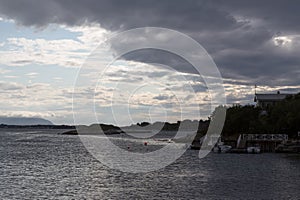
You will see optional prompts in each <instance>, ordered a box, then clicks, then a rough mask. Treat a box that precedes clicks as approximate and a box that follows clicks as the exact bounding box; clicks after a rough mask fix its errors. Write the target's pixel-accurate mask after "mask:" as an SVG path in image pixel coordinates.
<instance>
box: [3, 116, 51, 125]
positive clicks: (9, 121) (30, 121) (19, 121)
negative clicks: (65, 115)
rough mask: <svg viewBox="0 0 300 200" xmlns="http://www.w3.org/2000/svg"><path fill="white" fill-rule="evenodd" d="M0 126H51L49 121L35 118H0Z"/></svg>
mask: <svg viewBox="0 0 300 200" xmlns="http://www.w3.org/2000/svg"><path fill="white" fill-rule="evenodd" d="M0 124H6V125H18V126H30V125H53V123H52V122H51V121H49V120H46V119H43V118H37V117H3V116H2V117H0Z"/></svg>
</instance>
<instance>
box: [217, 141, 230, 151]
mask: <svg viewBox="0 0 300 200" xmlns="http://www.w3.org/2000/svg"><path fill="white" fill-rule="evenodd" d="M231 149H232V146H230V145H224V143H223V142H219V143H218V144H217V145H216V146H215V147H214V148H213V152H215V153H227V152H229V151H230V150H231Z"/></svg>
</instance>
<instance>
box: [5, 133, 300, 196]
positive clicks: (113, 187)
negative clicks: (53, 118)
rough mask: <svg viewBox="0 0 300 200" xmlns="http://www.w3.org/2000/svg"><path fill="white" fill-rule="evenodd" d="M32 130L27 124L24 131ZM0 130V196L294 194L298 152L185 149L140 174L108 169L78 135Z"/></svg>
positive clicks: (299, 161)
mask: <svg viewBox="0 0 300 200" xmlns="http://www.w3.org/2000/svg"><path fill="white" fill-rule="evenodd" d="M28 131H31V132H28ZM56 132H57V131H52V132H51V131H47V134H45V133H42V132H34V131H32V130H27V131H24V130H23V131H20V130H16V131H11V130H1V131H0V136H1V141H0V143H1V145H0V199H300V190H299V187H300V170H299V169H300V156H299V155H287V154H260V155H247V154H210V155H209V156H208V157H206V158H204V159H202V160H199V159H198V152H197V151H193V150H188V151H187V152H186V153H185V154H184V155H183V156H182V157H181V158H180V159H178V160H177V161H176V162H175V163H173V164H172V165H170V166H167V167H166V168H164V169H162V170H159V171H156V172H149V173H145V174H129V173H123V172H120V171H116V170H112V169H110V168H108V167H106V166H104V165H102V164H101V163H100V162H98V161H97V160H96V159H95V158H93V157H92V156H91V155H90V154H89V153H88V152H87V150H86V149H85V148H84V146H83V145H82V143H81V142H80V139H79V138H78V137H77V136H62V135H56V134H54V133H56Z"/></svg>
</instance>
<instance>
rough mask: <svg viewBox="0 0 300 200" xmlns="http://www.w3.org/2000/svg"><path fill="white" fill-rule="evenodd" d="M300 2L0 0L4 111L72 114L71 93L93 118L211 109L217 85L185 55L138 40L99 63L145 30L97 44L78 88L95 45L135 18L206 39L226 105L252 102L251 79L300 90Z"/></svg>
mask: <svg viewBox="0 0 300 200" xmlns="http://www.w3.org/2000/svg"><path fill="white" fill-rule="evenodd" d="M299 10H300V2H299V1H296V0H295V1H292V0H290V1H283V0H282V1H278V0H272V1H271V0H264V1H258V0H257V1H256V0H252V1H240V0H236V1H232V0H230V1H222V0H215V1H201V0H198V1H192V0H190V1H176V0H173V1H150V0H148V1H143V0H137V1H134V0H132V1H115V0H107V1H105V0H86V1H79V0H78V1H70V0H64V1H59V0H47V1H41V0H25V1H23V0H10V1H7V0H0V31H1V34H0V77H1V79H0V91H1V97H0V98H1V104H0V109H1V115H3V116H38V117H43V118H46V119H49V120H51V121H52V122H54V123H57V124H72V123H73V113H72V96H74V97H75V99H77V101H78V100H79V101H80V103H81V104H80V108H78V112H79V113H81V118H80V119H79V120H78V123H86V124H88V123H92V122H94V117H91V116H95V115H96V117H97V119H98V121H99V122H104V123H114V124H116V123H117V124H122V125H124V124H130V123H136V122H139V121H157V120H168V121H176V120H180V119H181V118H182V113H184V117H183V118H191V119H195V118H198V116H197V114H196V111H197V110H198V107H199V108H200V115H201V117H202V118H206V117H207V116H208V115H209V114H210V108H211V105H210V103H211V98H212V95H211V94H210V93H209V91H208V90H207V87H206V85H205V83H204V82H203V79H202V77H201V75H199V74H198V73H196V72H195V70H193V68H192V67H191V66H190V64H189V63H187V62H186V60H184V59H182V58H180V57H179V56H176V55H173V54H170V53H168V52H162V51H159V50H149V49H148V50H141V51H137V52H133V53H129V54H126V55H124V56H122V57H121V58H119V59H117V60H115V61H114V62H113V63H111V64H110V66H109V67H108V68H107V69H106V70H105V73H104V74H101V75H99V74H98V73H95V72H99V69H103V68H105V67H106V66H104V65H103V63H105V62H107V60H110V59H114V55H115V54H116V52H119V51H121V50H122V48H123V47H122V45H135V43H139V42H140V41H141V40H142V39H143V38H139V36H133V37H129V38H125V39H124V41H126V42H124V43H116V44H111V46H110V52H109V51H106V50H105V51H103V52H99V54H97V55H99V56H98V57H97V64H96V65H95V66H94V67H93V68H90V69H89V70H86V71H85V72H84V73H81V75H82V79H83V80H84V81H82V82H81V83H80V84H79V85H77V88H76V90H75V92H74V84H75V85H76V80H77V79H76V77H77V75H78V73H79V72H80V68H81V67H82V66H85V64H86V61H87V59H88V58H89V56H90V55H91V52H93V51H94V50H95V48H97V47H98V46H99V44H101V43H102V42H103V41H106V40H107V38H109V37H111V35H114V34H117V33H120V32H122V31H126V30H130V29H133V28H139V27H162V28H167V29H172V30H176V31H179V32H181V33H183V34H186V35H188V36H189V37H191V38H192V39H194V40H196V41H197V42H198V43H199V44H201V45H202V46H203V48H205V50H206V51H207V53H208V54H209V55H210V56H211V58H212V59H213V60H214V62H215V64H216V66H217V67H218V69H219V71H220V73H221V75H222V78H223V82H224V87H225V91H226V98H227V103H228V104H229V105H230V104H233V103H240V104H249V103H253V95H254V85H255V84H257V85H258V91H259V92H275V91H277V90H281V91H282V92H299V91H300V67H299V66H300V56H299V52H300V51H299V50H300V26H299V22H300V14H299ZM164 37H171V36H168V35H167V36H163V37H162V38H164ZM140 39H141V40H140ZM149 42H150V43H151V41H149ZM162 42H163V40H162ZM97 49H98V50H101V48H100V49H99V48H97ZM191 53H192V52H191ZM96 68H98V71H97V69H96ZM95 70H96V71H95ZM84 77H85V78H84ZM89 80H97V84H94V85H93V84H88V83H85V82H89ZM86 99H89V100H90V99H93V105H92V104H90V103H89V101H87V102H86V103H85V100H86ZM75 103H76V102H75ZM91 107H92V108H93V109H91ZM112 108H113V109H112ZM112 113H113V115H112Z"/></svg>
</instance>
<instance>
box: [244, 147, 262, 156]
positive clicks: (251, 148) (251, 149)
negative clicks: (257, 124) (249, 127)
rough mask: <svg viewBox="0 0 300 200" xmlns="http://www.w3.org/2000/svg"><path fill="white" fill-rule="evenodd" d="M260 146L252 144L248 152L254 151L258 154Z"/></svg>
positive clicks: (253, 152)
mask: <svg viewBox="0 0 300 200" xmlns="http://www.w3.org/2000/svg"><path fill="white" fill-rule="evenodd" d="M260 152H261V151H260V147H259V146H252V147H247V153H252V154H257V153H260Z"/></svg>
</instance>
